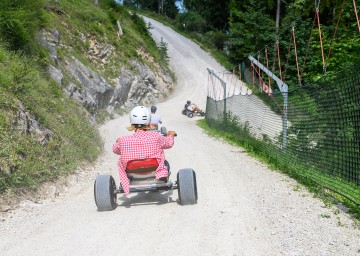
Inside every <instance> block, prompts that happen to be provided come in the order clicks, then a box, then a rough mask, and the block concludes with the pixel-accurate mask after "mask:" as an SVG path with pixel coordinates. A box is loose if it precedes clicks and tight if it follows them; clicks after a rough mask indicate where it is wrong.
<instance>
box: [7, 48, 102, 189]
mask: <svg viewBox="0 0 360 256" xmlns="http://www.w3.org/2000/svg"><path fill="white" fill-rule="evenodd" d="M0 56H1V64H0V70H1V71H0V72H1V74H0V77H1V79H0V102H1V104H0V133H1V142H0V143H1V148H0V170H1V171H0V192H2V191H5V190H7V189H10V188H18V187H29V188H36V186H37V185H38V184H40V183H41V182H43V181H46V180H52V179H54V178H56V177H58V176H59V175H66V174H69V173H71V172H73V171H74V169H75V167H76V166H77V165H79V164H81V163H82V162H83V161H93V160H95V158H96V157H97V155H98V154H99V153H100V152H101V150H102V141H101V138H100V136H99V134H98V132H97V130H96V128H95V127H93V126H91V125H90V123H89V121H88V119H87V114H86V112H85V111H84V110H83V109H82V107H80V106H79V105H78V104H77V103H76V102H74V101H72V100H70V99H68V98H67V97H64V95H63V93H62V91H61V88H60V87H59V86H58V85H57V84H56V83H55V82H49V79H48V77H47V75H46V73H43V72H41V71H40V70H41V68H40V67H39V66H38V64H37V63H36V61H35V60H34V59H32V58H29V57H25V56H24V55H22V54H19V53H17V54H16V53H13V52H8V51H6V50H5V49H4V48H3V47H0ZM19 102H21V103H22V104H23V105H24V106H25V107H26V110H27V111H28V112H29V113H30V115H31V116H32V117H33V118H35V119H36V120H37V121H38V122H39V123H40V124H41V125H42V127H44V128H46V129H49V130H50V131H52V133H53V139H52V140H50V141H49V143H48V144H46V145H41V144H40V143H39V142H38V141H37V140H35V139H33V138H32V137H31V136H30V135H29V134H25V133H24V132H20V131H17V130H16V129H15V128H16V126H14V124H13V123H14V120H16V117H17V116H18V113H19Z"/></svg>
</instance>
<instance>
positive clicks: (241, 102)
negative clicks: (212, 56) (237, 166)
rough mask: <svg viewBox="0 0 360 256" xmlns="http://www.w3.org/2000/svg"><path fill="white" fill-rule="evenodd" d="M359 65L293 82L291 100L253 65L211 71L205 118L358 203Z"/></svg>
mask: <svg viewBox="0 0 360 256" xmlns="http://www.w3.org/2000/svg"><path fill="white" fill-rule="evenodd" d="M359 70H360V62H359V63H355V64H354V65H353V66H351V67H349V68H348V69H346V70H344V71H342V72H339V73H336V74H332V75H326V76H324V77H322V78H321V79H319V80H318V81H317V82H315V83H313V84H311V85H308V86H305V85H303V86H299V87H298V88H296V89H293V90H291V88H290V89H289V91H288V93H287V94H288V95H287V96H288V97H287V98H288V102H287V104H286V103H284V100H283V99H284V94H283V93H282V92H281V91H280V90H279V89H278V88H277V86H276V84H275V83H274V82H273V85H271V81H270V80H268V79H267V78H266V79H265V78H262V77H261V76H258V74H259V72H256V71H255V70H254V67H251V66H250V65H249V66H248V67H242V68H241V69H240V70H238V71H237V72H233V73H231V72H221V73H211V72H210V71H209V83H208V98H207V105H206V120H207V122H208V123H209V125H210V126H221V129H222V130H225V131H229V132H231V133H232V134H233V135H235V136H237V137H238V138H239V139H240V140H242V141H243V142H244V143H246V144H247V145H250V146H251V147H252V148H254V149H255V150H258V151H260V152H262V154H265V155H266V156H268V157H269V158H271V159H273V160H274V161H276V162H278V163H279V164H281V165H283V166H286V168H287V169H288V170H289V172H292V174H293V175H294V176H296V177H300V178H303V179H306V180H311V181H313V182H316V183H317V184H319V185H321V186H323V187H325V188H327V189H330V190H332V191H334V192H336V193H338V194H341V195H343V196H345V197H346V198H348V199H350V200H351V201H353V202H355V203H356V204H357V205H358V206H360V72H358V71H359ZM284 104H285V105H284ZM285 114H286V115H285ZM285 117H286V120H285V122H284V118H285ZM284 134H285V136H284Z"/></svg>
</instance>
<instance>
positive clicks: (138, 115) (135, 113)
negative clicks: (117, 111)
mask: <svg viewBox="0 0 360 256" xmlns="http://www.w3.org/2000/svg"><path fill="white" fill-rule="evenodd" d="M150 117H151V115H150V111H149V109H148V108H147V107H144V106H137V107H135V108H133V110H131V112H130V123H131V124H137V125H148V124H150Z"/></svg>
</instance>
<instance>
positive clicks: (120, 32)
mask: <svg viewBox="0 0 360 256" xmlns="http://www.w3.org/2000/svg"><path fill="white" fill-rule="evenodd" d="M116 23H117V26H118V28H119V31H118V37H120V36H122V34H123V31H122V28H121V26H120V21H118V20H117V21H116Z"/></svg>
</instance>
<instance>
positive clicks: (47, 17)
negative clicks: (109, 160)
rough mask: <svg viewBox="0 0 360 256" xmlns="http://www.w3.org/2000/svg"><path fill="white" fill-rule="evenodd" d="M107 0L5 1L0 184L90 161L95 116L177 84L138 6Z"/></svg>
mask: <svg viewBox="0 0 360 256" xmlns="http://www.w3.org/2000/svg"><path fill="white" fill-rule="evenodd" d="M103 2H104V4H102V5H100V6H97V5H94V4H93V1H92V0H76V1H71V0H68V1H65V0H61V1H53V0H46V1H42V0H37V1H4V2H2V3H1V7H2V8H1V10H2V11H1V12H0V18H1V19H0V39H1V40H0V66H1V68H0V135H1V137H0V138H1V141H0V143H1V145H2V147H1V149H0V192H2V193H3V192H4V191H9V189H10V190H14V189H15V190H16V189H19V188H36V187H37V186H38V184H39V183H42V182H44V181H49V180H54V179H56V178H57V177H59V176H63V175H67V174H69V173H72V172H74V171H75V169H76V167H77V166H79V165H80V164H82V163H86V162H88V161H93V160H94V159H95V158H96V157H97V156H98V155H99V153H100V152H101V151H102V145H103V142H102V141H101V138H100V136H99V134H98V131H97V129H96V127H97V124H99V123H101V122H103V121H104V120H105V119H108V118H113V117H115V116H117V115H119V114H122V113H125V112H126V111H127V110H128V109H129V108H131V107H132V106H134V105H136V104H139V103H141V104H144V105H150V104H152V103H156V102H158V101H161V100H163V99H165V98H166V96H167V95H168V94H169V93H170V91H171V90H172V88H173V86H174V80H173V78H172V77H171V72H170V71H169V70H168V69H167V61H166V58H165V57H164V54H161V53H164V50H165V53H166V46H163V47H162V48H161V46H158V45H156V43H155V42H154V41H153V39H152V38H151V36H150V34H149V32H148V30H147V27H146V24H145V22H144V21H143V20H142V19H141V18H140V17H139V16H138V15H137V14H135V13H129V12H128V11H127V10H126V9H124V8H122V7H121V6H120V5H117V4H115V3H113V2H112V1H103ZM106 2H109V3H106ZM5 18H6V19H5ZM118 22H119V23H120V24H121V29H122V35H120V34H119V27H118V25H117V23H118ZM14 24H15V25H14ZM9 35H10V36H9ZM16 42H18V43H16ZM164 47H165V48H164Z"/></svg>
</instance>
